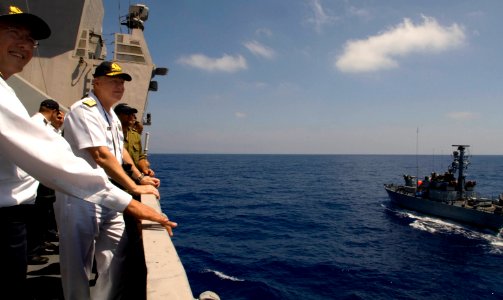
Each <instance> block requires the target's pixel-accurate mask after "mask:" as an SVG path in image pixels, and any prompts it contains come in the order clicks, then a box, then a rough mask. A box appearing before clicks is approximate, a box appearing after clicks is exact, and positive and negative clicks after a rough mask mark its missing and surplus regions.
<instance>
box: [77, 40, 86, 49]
mask: <svg viewBox="0 0 503 300" xmlns="http://www.w3.org/2000/svg"><path fill="white" fill-rule="evenodd" d="M86 47H87V41H86V40H79V46H78V48H79V49H86Z"/></svg>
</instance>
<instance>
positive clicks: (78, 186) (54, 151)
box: [0, 2, 177, 299]
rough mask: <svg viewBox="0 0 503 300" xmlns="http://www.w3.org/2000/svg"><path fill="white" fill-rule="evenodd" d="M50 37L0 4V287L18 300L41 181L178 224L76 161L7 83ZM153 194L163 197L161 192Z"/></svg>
mask: <svg viewBox="0 0 503 300" xmlns="http://www.w3.org/2000/svg"><path fill="white" fill-rule="evenodd" d="M50 34H51V30H50V28H49V26H48V25H47V23H46V22H45V21H43V20H42V19H41V18H39V17H37V16H35V15H33V14H28V13H23V12H22V11H21V10H20V9H19V8H17V7H15V6H9V5H7V4H6V3H5V2H2V3H1V4H0V77H1V78H0V99H1V101H0V257H2V268H1V269H0V285H1V286H2V293H3V294H5V295H16V298H17V299H23V294H22V293H26V292H27V291H26V288H25V286H24V285H25V281H26V270H27V265H26V227H25V226H26V220H25V216H26V214H25V211H24V207H25V205H31V204H32V203H33V201H34V200H35V189H36V184H35V182H36V180H38V181H40V182H41V183H43V184H44V185H46V186H48V187H51V188H54V189H55V190H58V191H61V192H64V193H67V194H70V195H74V196H75V197H77V198H82V199H84V200H85V201H88V202H92V203H97V204H101V205H103V206H106V207H108V208H111V209H114V210H116V211H123V212H125V213H128V214H131V215H133V216H134V217H136V218H138V219H146V220H151V221H154V222H158V223H160V224H162V225H163V226H164V227H165V228H166V229H167V230H168V232H169V234H170V235H172V234H173V233H172V229H173V228H174V227H176V226H177V224H176V223H175V222H172V221H170V220H169V219H168V218H167V217H166V216H165V215H162V214H160V213H158V212H156V211H155V210H154V209H152V208H150V207H148V206H145V205H143V204H141V203H140V202H138V201H134V200H133V199H132V198H131V196H130V195H129V194H128V193H126V192H125V191H122V190H121V189H119V188H117V187H115V186H114V185H113V184H112V183H110V181H109V180H108V177H107V175H106V174H105V172H104V171H103V170H100V169H93V168H92V167H91V166H90V165H89V164H88V163H87V162H86V161H85V160H83V159H81V158H77V157H76V156H75V155H74V154H73V152H72V150H71V149H70V146H69V145H68V143H67V142H66V141H65V140H64V139H63V138H62V137H61V136H59V135H58V134H56V133H54V132H50V131H48V130H46V129H44V128H41V127H39V126H37V125H36V124H34V123H33V122H32V121H31V120H30V116H29V115H28V112H27V111H26V108H25V107H24V106H23V104H22V103H21V101H20V100H19V98H18V97H17V96H16V94H15V92H14V90H13V89H12V88H11V87H10V86H9V85H8V84H7V82H6V81H5V80H7V79H8V78H9V77H11V76H12V75H14V74H16V73H19V72H21V71H22V70H23V67H24V66H25V65H26V64H27V63H28V62H29V61H30V60H31V58H32V57H33V51H34V48H35V47H37V45H38V40H43V39H46V38H48V37H49V36H50ZM154 194H155V195H156V196H157V197H159V193H158V192H157V191H155V193H154ZM79 201H82V200H79Z"/></svg>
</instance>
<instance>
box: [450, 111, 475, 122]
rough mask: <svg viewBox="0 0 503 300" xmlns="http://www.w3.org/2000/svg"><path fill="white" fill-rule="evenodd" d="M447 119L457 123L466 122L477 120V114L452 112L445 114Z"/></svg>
mask: <svg viewBox="0 0 503 300" xmlns="http://www.w3.org/2000/svg"><path fill="white" fill-rule="evenodd" d="M447 117H448V118H449V119H453V120H458V121H468V120H474V119H477V118H478V114H476V113H472V112H468V111H453V112H449V113H447Z"/></svg>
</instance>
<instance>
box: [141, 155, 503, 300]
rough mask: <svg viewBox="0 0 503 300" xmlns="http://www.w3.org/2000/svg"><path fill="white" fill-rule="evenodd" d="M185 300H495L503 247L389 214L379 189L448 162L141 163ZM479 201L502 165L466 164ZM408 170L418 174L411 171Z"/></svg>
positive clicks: (333, 158)
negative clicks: (182, 279) (211, 296)
mask: <svg viewBox="0 0 503 300" xmlns="http://www.w3.org/2000/svg"><path fill="white" fill-rule="evenodd" d="M150 159H151V161H152V164H153V166H155V170H156V173H157V174H156V175H157V177H159V178H160V179H161V181H162V187H161V205H162V208H163V211H164V212H165V213H166V214H167V215H168V216H169V217H170V218H171V219H173V220H175V221H177V222H178V223H179V227H178V228H177V229H176V231H175V236H174V237H173V243H174V244H175V246H176V249H177V251H178V254H179V256H180V258H181V260H182V263H183V265H184V267H185V269H186V271H187V276H188V279H189V282H190V284H191V288H192V292H193V293H194V296H198V295H199V294H200V293H201V292H203V291H206V290H212V291H214V292H216V293H218V294H219V295H220V297H221V299H372V300H376V299H502V298H503V238H502V236H501V235H500V234H498V233H496V232H492V231H485V230H481V229H476V228H472V227H469V226H466V225H462V224H457V223H455V222H450V221H446V220H440V219H437V218H432V217H429V216H425V215H421V214H419V213H415V212H412V211H407V210H404V209H400V208H397V207H393V206H392V205H391V204H390V203H389V200H388V198H387V195H386V193H385V191H384V189H383V184H384V183H391V182H395V183H401V182H402V174H405V173H407V174H412V175H416V174H418V175H420V176H424V175H427V174H429V173H430V172H431V171H433V170H436V171H442V170H445V168H446V167H447V165H448V164H449V163H450V157H449V156H437V157H432V156H414V155H412V156H400V155H390V156H386V155H164V154H162V155H161V154H153V155H151V156H150ZM471 162H472V164H471V165H470V167H469V169H468V171H467V175H468V177H469V179H472V180H476V181H477V189H478V191H479V192H481V193H483V194H484V195H487V196H497V195H498V194H499V193H500V192H503V156H474V157H472V158H471ZM417 166H420V167H419V168H418V167H417Z"/></svg>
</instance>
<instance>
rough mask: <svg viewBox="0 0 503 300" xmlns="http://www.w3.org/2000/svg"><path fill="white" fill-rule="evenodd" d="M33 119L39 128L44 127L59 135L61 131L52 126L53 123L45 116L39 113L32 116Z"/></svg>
mask: <svg viewBox="0 0 503 300" xmlns="http://www.w3.org/2000/svg"><path fill="white" fill-rule="evenodd" d="M31 119H32V120H33V121H34V122H35V124H37V125H38V126H44V127H45V128H47V129H49V130H52V131H54V132H56V133H57V134H59V130H57V129H56V128H55V127H54V126H52V123H51V121H49V120H47V119H46V118H45V117H44V115H43V114H41V113H40V112H38V113H36V114H34V115H33V116H31Z"/></svg>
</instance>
